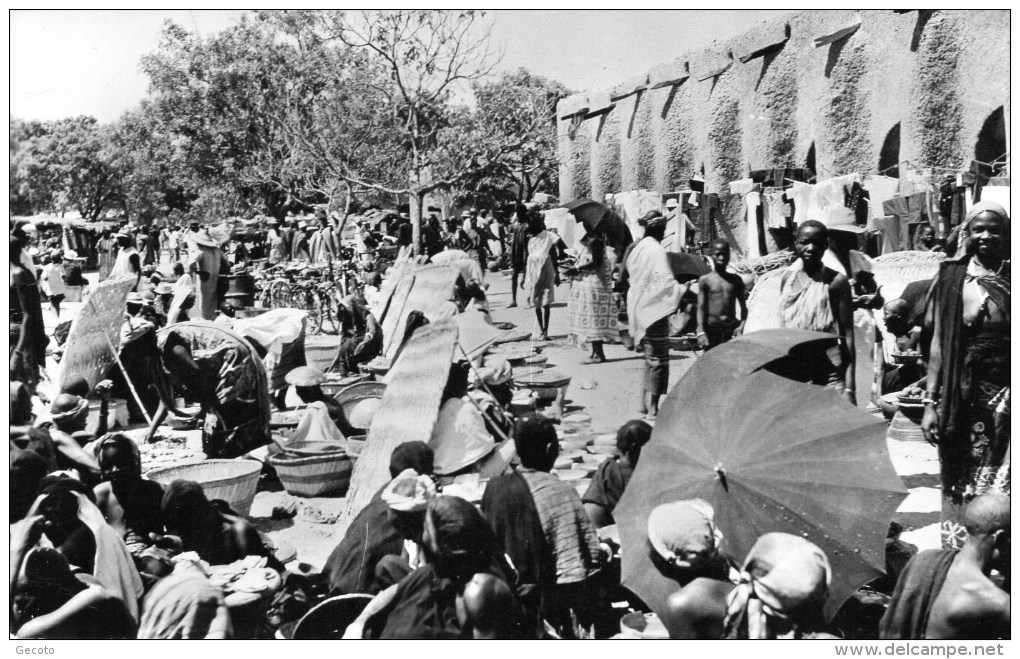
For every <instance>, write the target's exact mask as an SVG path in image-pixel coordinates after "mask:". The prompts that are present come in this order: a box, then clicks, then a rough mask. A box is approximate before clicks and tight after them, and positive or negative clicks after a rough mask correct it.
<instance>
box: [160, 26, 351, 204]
mask: <svg viewBox="0 0 1020 659" xmlns="http://www.w3.org/2000/svg"><path fill="white" fill-rule="evenodd" d="M287 36H288V35H287V34H286V33H284V31H283V30H282V29H281V26H280V25H279V24H278V23H276V22H274V21H271V20H266V19H265V17H264V16H260V15H257V16H255V17H254V18H253V17H248V16H245V17H242V20H241V21H240V23H239V24H237V25H235V26H233V27H231V28H229V29H227V30H224V31H222V32H220V33H218V34H215V35H212V36H210V37H207V38H204V37H201V36H200V35H194V34H190V33H188V32H187V31H186V30H184V29H183V28H181V27H180V26H178V25H176V24H174V23H172V22H168V23H167V25H166V26H165V27H164V31H163V38H162V41H161V43H160V46H159V48H158V49H157V50H156V52H154V53H152V54H150V55H148V56H146V57H144V58H143V60H142V68H143V70H144V71H145V72H146V73H147V75H148V76H149V79H150V87H149V95H150V102H151V105H152V111H153V114H154V116H155V117H156V118H157V119H158V121H159V122H160V123H161V125H162V130H163V131H164V132H165V134H167V135H168V136H170V138H171V139H172V140H173V142H174V150H175V153H174V157H175V158H176V159H177V160H178V163H179V165H180V167H181V168H183V169H184V170H185V171H186V172H187V173H188V175H189V177H190V179H191V180H190V181H189V182H188V188H189V189H190V191H191V193H192V194H193V195H195V196H196V197H197V196H200V195H204V196H205V198H207V199H211V198H214V197H216V198H220V199H221V200H222V199H225V198H226V197H225V196H224V195H225V194H226V190H227V189H231V190H234V191H235V192H236V194H237V195H238V197H239V199H237V200H235V201H234V202H231V203H229V204H228V206H232V207H233V206H237V205H241V206H249V207H252V208H255V207H260V208H265V209H266V210H267V211H268V212H269V213H271V214H273V215H276V216H278V217H282V216H283V215H285V214H286V213H287V211H288V209H290V208H294V207H300V206H304V205H307V204H309V203H321V202H322V201H324V200H325V199H326V198H328V195H329V188H328V187H327V186H326V185H325V183H324V182H323V180H322V177H321V176H319V173H318V172H317V170H316V166H315V164H314V162H312V161H309V160H308V159H307V158H306V157H304V155H305V154H304V153H303V150H302V149H301V148H295V144H294V143H293V141H292V140H290V139H288V136H287V134H286V133H285V131H284V129H283V127H282V126H281V119H282V120H285V121H295V120H297V119H299V118H300V117H301V115H302V114H306V115H307V114H308V113H310V112H312V106H313V105H314V103H315V101H316V97H317V94H318V93H319V92H318V90H319V89H321V87H322V86H323V79H324V78H329V77H335V76H337V75H342V71H338V70H337V69H338V67H339V65H341V64H342V62H338V61H336V60H335V59H330V58H329V55H330V53H328V52H326V51H323V50H321V49H314V48H306V47H304V46H303V44H302V42H301V41H300V40H290V39H287V38H286V37H287ZM213 188H215V189H219V191H218V192H216V193H212V192H210V191H209V190H210V189H213Z"/></svg>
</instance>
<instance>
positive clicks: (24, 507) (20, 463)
mask: <svg viewBox="0 0 1020 659" xmlns="http://www.w3.org/2000/svg"><path fill="white" fill-rule="evenodd" d="M10 450H11V453H10V479H11V480H10V499H9V504H10V515H11V517H10V523H11V524H14V523H15V522H20V521H21V520H23V519H24V518H25V515H26V514H28V511H29V509H30V508H31V507H32V502H33V501H35V497H36V495H37V494H38V493H39V483H40V482H41V481H42V479H43V478H45V477H46V474H48V473H49V465H47V464H46V460H44V459H43V458H42V457H41V456H40V455H39V454H38V453H36V452H35V451H26V450H22V449H20V448H18V447H17V446H15V445H14V443H13V442H12V443H11V446H10Z"/></svg>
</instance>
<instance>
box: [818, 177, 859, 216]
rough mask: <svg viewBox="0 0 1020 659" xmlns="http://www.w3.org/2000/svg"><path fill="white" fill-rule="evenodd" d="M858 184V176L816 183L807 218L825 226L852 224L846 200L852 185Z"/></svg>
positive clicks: (852, 212) (850, 212) (852, 213)
mask: <svg viewBox="0 0 1020 659" xmlns="http://www.w3.org/2000/svg"><path fill="white" fill-rule="evenodd" d="M860 182H861V175H860V174H847V175H846V176H836V177H833V178H830V179H826V180H824V181H820V182H819V183H817V184H816V185H815V187H814V193H813V195H812V198H811V204H810V206H809V208H808V218H809V219H812V220H818V221H819V222H821V223H822V224H824V225H826V226H838V225H844V224H853V223H854V220H855V215H854V211H853V210H852V209H851V208H847V199H848V196H849V195H848V193H849V191H850V188H851V187H852V186H853V184H854V183H858V184H859V183H860Z"/></svg>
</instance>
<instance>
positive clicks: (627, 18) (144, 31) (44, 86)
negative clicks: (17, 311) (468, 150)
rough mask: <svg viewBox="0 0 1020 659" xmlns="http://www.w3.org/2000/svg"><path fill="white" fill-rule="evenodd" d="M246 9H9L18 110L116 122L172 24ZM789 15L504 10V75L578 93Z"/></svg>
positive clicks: (217, 22) (215, 23) (202, 23)
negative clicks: (142, 63) (517, 74)
mask: <svg viewBox="0 0 1020 659" xmlns="http://www.w3.org/2000/svg"><path fill="white" fill-rule="evenodd" d="M242 13H244V12H243V11H242V10H39V11H25V10H14V11H12V12H11V13H10V37H11V38H10V53H11V59H10V114H11V115H12V116H14V117H18V118H21V119H38V120H49V119H60V118H64V117H69V116H76V115H82V114H85V115H91V116H94V117H96V118H97V119H99V120H100V121H104V122H105V121H113V120H115V119H117V118H118V117H119V116H120V115H121V114H122V113H124V112H125V111H127V110H129V109H131V108H133V107H134V106H135V105H136V104H137V103H138V102H139V101H140V100H141V99H142V98H143V97H144V96H145V93H146V87H147V85H148V81H147V79H146V77H145V75H144V74H143V73H142V72H141V69H140V68H139V59H140V58H141V57H142V56H143V55H145V54H147V53H150V52H152V51H153V50H155V48H156V46H157V45H158V43H159V36H160V31H161V29H162V26H163V23H164V21H166V20H172V21H175V22H176V23H178V24H180V25H181V26H182V27H184V28H185V29H187V30H189V31H192V32H198V33H200V34H203V35H209V34H212V33H215V32H218V31H220V30H222V29H224V28H226V27H228V26H229V25H231V24H232V23H234V22H236V21H237V20H238V18H239V17H240V15H241V14H242ZM784 13H788V12H784V11H780V10H715V11H709V10H689V11H666V10H534V9H532V10H498V11H492V12H491V17H492V22H493V29H492V37H493V38H494V39H495V40H496V43H497V45H498V46H500V47H501V48H502V51H503V58H502V60H501V62H500V65H499V67H498V68H499V69H501V70H512V69H516V68H518V67H524V68H526V69H529V70H530V71H532V72H533V73H537V74H540V75H544V76H546V77H548V78H552V79H554V80H558V81H559V82H561V83H563V84H564V85H566V86H567V87H568V88H570V89H572V90H574V91H583V90H597V89H607V88H609V87H612V86H613V85H615V84H617V83H620V82H623V81H624V80H626V79H628V78H630V77H632V76H634V75H638V74H641V73H645V72H647V71H648V70H649V69H651V68H652V67H653V66H655V65H656V64H659V63H661V62H666V61H669V60H671V59H673V58H675V57H677V56H679V55H681V54H682V53H684V52H686V51H689V50H697V49H700V48H703V47H705V46H708V45H710V44H711V43H712V42H713V41H716V40H721V39H726V38H729V37H731V36H735V35H737V34H739V33H741V32H743V31H745V30H747V29H750V28H752V27H754V26H755V25H756V24H758V23H761V22H762V21H765V20H768V19H770V18H773V17H775V16H778V15H781V14H784Z"/></svg>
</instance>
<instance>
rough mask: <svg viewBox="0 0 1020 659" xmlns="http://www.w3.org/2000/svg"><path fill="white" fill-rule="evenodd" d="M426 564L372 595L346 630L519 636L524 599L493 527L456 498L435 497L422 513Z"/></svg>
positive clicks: (414, 635)
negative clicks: (517, 592)
mask: <svg viewBox="0 0 1020 659" xmlns="http://www.w3.org/2000/svg"><path fill="white" fill-rule="evenodd" d="M422 550H423V551H424V553H425V558H426V563H425V564H424V565H422V566H421V567H419V568H418V569H417V570H415V571H414V572H412V573H411V574H409V575H408V576H407V577H405V578H404V579H403V580H402V581H401V582H400V583H399V584H397V585H394V586H390V587H389V588H387V589H386V590H384V591H382V592H381V593H379V594H378V595H376V597H375V599H373V600H372V601H371V602H369V604H368V606H367V607H366V608H365V610H364V611H363V612H362V614H361V615H360V616H359V617H358V619H357V620H355V621H354V622H353V623H352V624H351V625H350V626H349V627H348V628H347V632H346V633H345V634H344V637H345V638H362V637H363V635H364V633H365V630H366V626H368V627H369V628H371V629H372V630H373V631H374V630H378V637H379V638H383V639H400V638H403V639H441V638H445V639H454V638H504V639H509V638H520V637H522V636H523V635H524V633H525V632H524V630H523V628H522V626H521V624H520V621H521V615H520V605H519V603H518V601H517V598H516V597H515V596H514V594H513V592H512V590H511V589H510V587H509V585H508V584H509V583H510V580H511V579H510V577H509V576H508V575H509V574H511V572H510V568H509V566H507V565H506V560H505V558H504V557H503V556H502V551H501V550H500V549H499V547H498V545H497V543H496V539H495V536H494V535H493V532H492V527H491V526H489V523H488V522H487V521H486V520H485V518H484V517H483V516H482V514H481V513H480V512H478V509H477V508H475V507H474V506H473V505H471V504H470V503H468V502H467V501H465V500H464V499H460V498H458V497H450V496H440V497H435V498H433V499H432V500H431V501H430V502H429V504H428V508H427V511H426V513H425V530H424V534H423V536H422Z"/></svg>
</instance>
